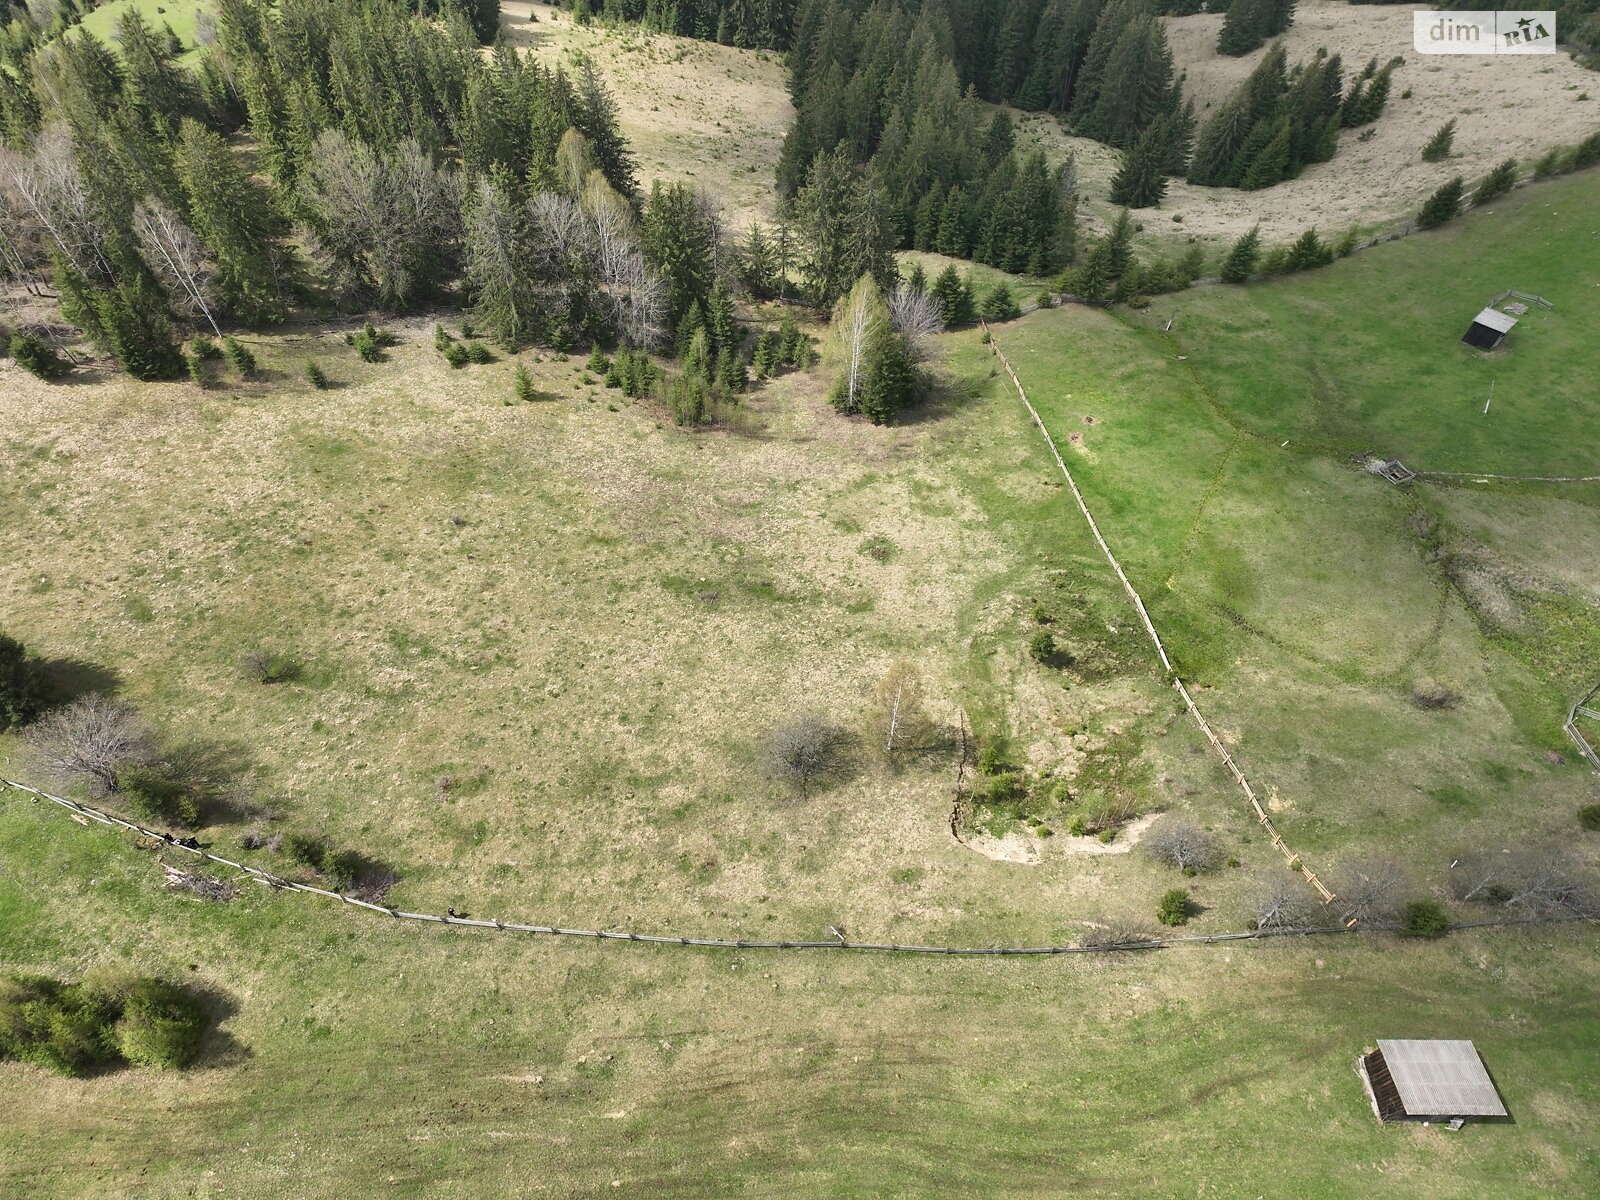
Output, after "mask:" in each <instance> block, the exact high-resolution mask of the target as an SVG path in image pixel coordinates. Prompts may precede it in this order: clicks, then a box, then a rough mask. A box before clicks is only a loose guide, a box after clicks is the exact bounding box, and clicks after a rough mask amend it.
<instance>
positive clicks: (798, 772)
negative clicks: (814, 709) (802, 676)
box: [766, 714, 850, 795]
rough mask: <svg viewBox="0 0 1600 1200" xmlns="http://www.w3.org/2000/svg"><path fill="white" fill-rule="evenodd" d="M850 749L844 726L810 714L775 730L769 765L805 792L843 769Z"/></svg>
mask: <svg viewBox="0 0 1600 1200" xmlns="http://www.w3.org/2000/svg"><path fill="white" fill-rule="evenodd" d="M849 749H850V739H849V737H848V735H847V734H845V732H844V731H843V730H841V729H839V728H838V727H836V726H833V725H830V724H828V722H826V721H824V720H823V719H822V718H821V717H818V716H814V715H809V714H808V715H806V716H801V717H797V718H795V719H794V720H792V721H787V722H785V723H784V724H782V725H780V726H778V727H777V728H776V729H774V730H773V731H772V734H771V736H770V737H769V738H768V739H767V746H766V759H767V768H768V770H769V772H770V773H771V774H772V775H773V776H774V777H775V778H778V779H782V780H785V781H786V782H788V783H791V784H793V785H794V787H795V788H796V789H798V790H799V792H800V793H801V794H802V795H804V794H806V793H808V792H809V791H810V790H811V789H812V787H814V786H816V785H817V784H820V783H824V782H827V781H829V780H831V779H835V778H837V777H838V776H840V775H841V774H843V773H844V771H845V769H846V765H847V760H848V756H849Z"/></svg>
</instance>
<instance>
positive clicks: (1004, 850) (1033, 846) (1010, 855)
mask: <svg viewBox="0 0 1600 1200" xmlns="http://www.w3.org/2000/svg"><path fill="white" fill-rule="evenodd" d="M966 845H967V846H969V847H970V848H971V849H973V850H976V851H977V852H978V853H979V854H981V855H983V856H984V857H985V858H992V859H994V860H995V862H1008V863H1020V864H1021V865H1023V866H1029V867H1034V866H1038V865H1039V858H1040V854H1039V842H1038V840H1037V839H1035V838H1031V837H1029V836H1028V835H1027V834H1025V833H1008V834H1006V835H1005V836H1004V837H993V836H991V835H989V834H987V833H975V834H973V835H972V836H971V837H969V838H968V839H967V841H966Z"/></svg>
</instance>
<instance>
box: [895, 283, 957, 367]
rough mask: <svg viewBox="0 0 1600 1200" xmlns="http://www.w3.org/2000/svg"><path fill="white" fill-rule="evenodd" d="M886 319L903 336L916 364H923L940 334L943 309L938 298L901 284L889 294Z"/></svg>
mask: <svg viewBox="0 0 1600 1200" xmlns="http://www.w3.org/2000/svg"><path fill="white" fill-rule="evenodd" d="M889 320H890V321H891V322H893V324H894V327H895V328H896V329H898V330H899V331H900V332H901V333H902V334H904V335H905V339H906V346H907V348H908V349H909V350H910V351H911V357H912V358H913V360H915V361H917V362H926V361H927V360H928V359H929V358H931V357H932V356H933V353H934V350H935V348H936V347H937V345H938V342H937V341H936V338H937V337H938V335H939V334H941V333H943V332H944V306H943V305H942V304H941V303H940V302H939V297H938V296H936V295H934V294H933V293H932V292H929V291H927V290H925V289H923V288H914V287H911V286H910V285H909V284H907V283H905V282H904V281H902V282H900V283H899V284H896V285H895V289H894V291H893V292H891V293H890V294H889Z"/></svg>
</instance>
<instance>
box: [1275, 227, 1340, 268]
mask: <svg viewBox="0 0 1600 1200" xmlns="http://www.w3.org/2000/svg"><path fill="white" fill-rule="evenodd" d="M1332 261H1333V250H1332V249H1331V248H1330V247H1329V246H1328V245H1327V243H1325V242H1324V241H1323V240H1322V239H1321V238H1320V237H1318V236H1317V231H1316V230H1315V229H1308V230H1306V231H1305V232H1304V233H1302V234H1301V235H1300V236H1299V237H1298V238H1297V239H1295V243H1294V245H1292V246H1290V247H1289V257H1288V259H1287V260H1286V262H1285V264H1284V265H1285V266H1286V267H1287V268H1288V269H1289V270H1291V271H1309V270H1311V269H1313V268H1315V267H1325V266H1327V265H1328V264H1329V263H1331V262H1332Z"/></svg>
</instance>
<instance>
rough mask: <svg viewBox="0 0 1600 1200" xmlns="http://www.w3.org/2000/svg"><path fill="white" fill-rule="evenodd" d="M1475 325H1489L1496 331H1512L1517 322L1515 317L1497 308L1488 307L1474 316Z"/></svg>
mask: <svg viewBox="0 0 1600 1200" xmlns="http://www.w3.org/2000/svg"><path fill="white" fill-rule="evenodd" d="M1472 323H1473V324H1474V325H1487V326H1488V327H1489V328H1490V329H1492V330H1494V331H1495V332H1496V333H1510V332H1511V327H1512V326H1513V325H1515V324H1516V323H1517V319H1516V318H1515V317H1508V316H1506V314H1505V313H1503V312H1501V311H1500V310H1499V309H1497V308H1486V309H1484V310H1483V311H1482V312H1481V313H1479V314H1478V315H1477V316H1475V317H1473V318H1472Z"/></svg>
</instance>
